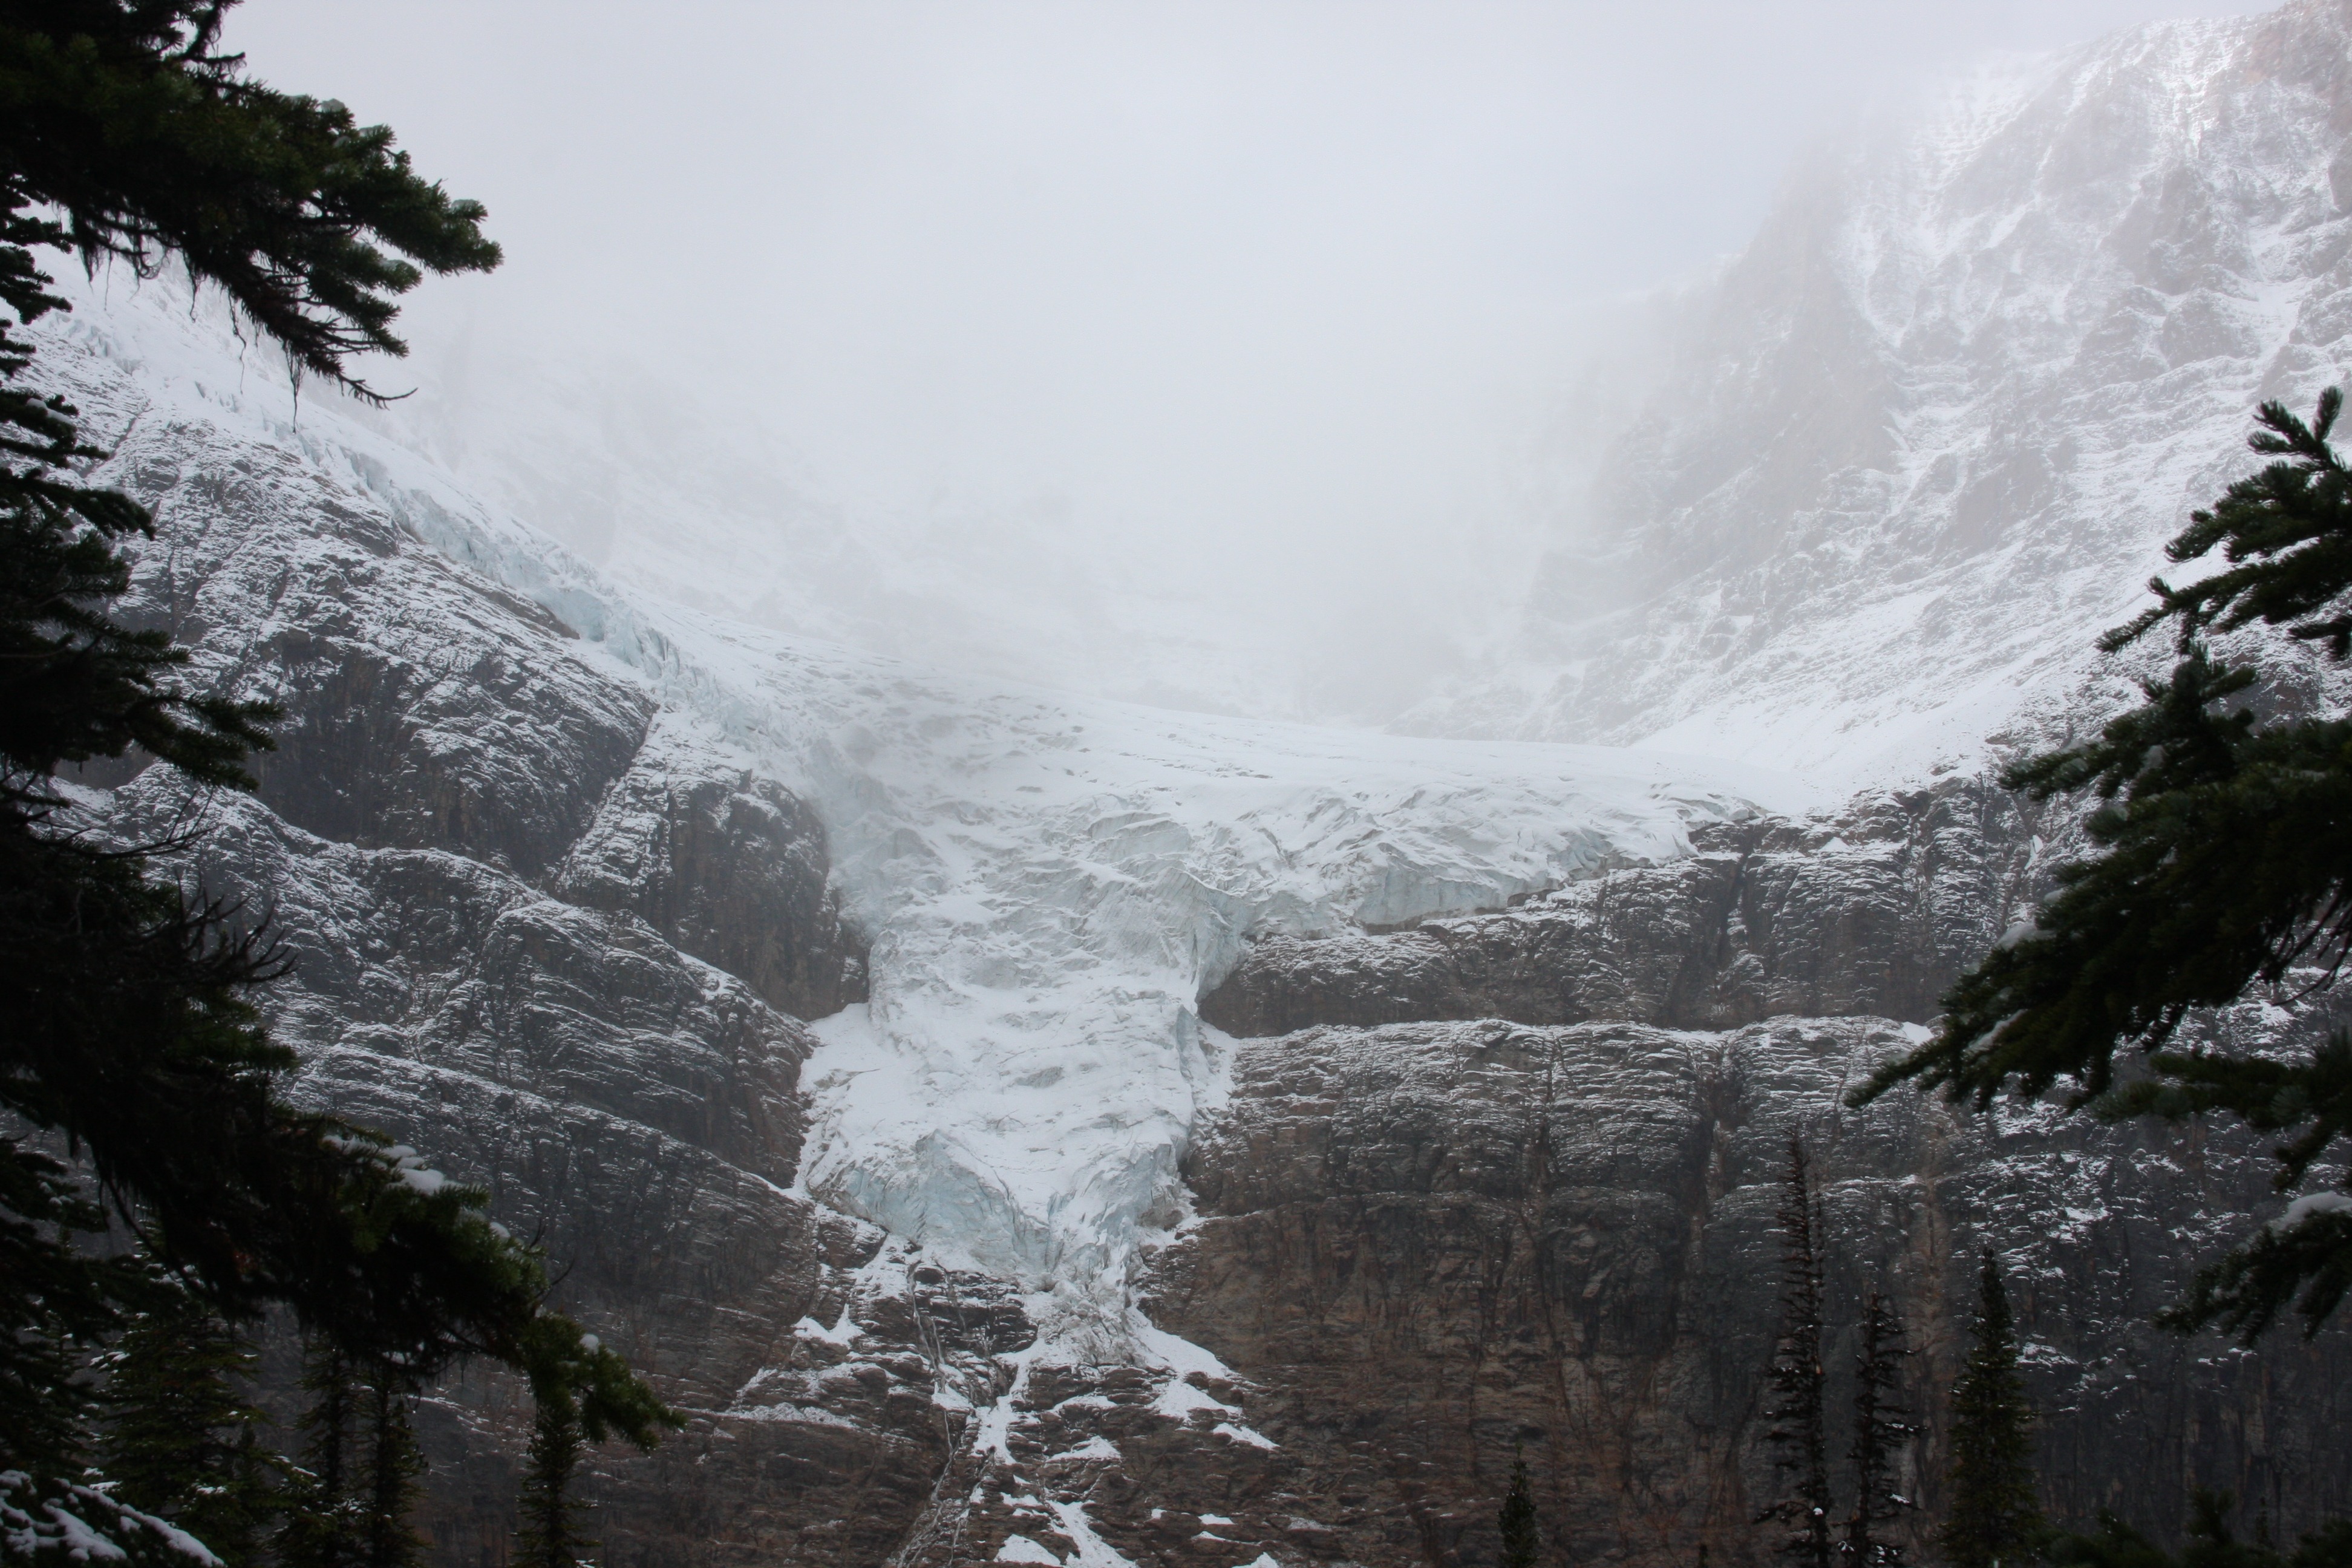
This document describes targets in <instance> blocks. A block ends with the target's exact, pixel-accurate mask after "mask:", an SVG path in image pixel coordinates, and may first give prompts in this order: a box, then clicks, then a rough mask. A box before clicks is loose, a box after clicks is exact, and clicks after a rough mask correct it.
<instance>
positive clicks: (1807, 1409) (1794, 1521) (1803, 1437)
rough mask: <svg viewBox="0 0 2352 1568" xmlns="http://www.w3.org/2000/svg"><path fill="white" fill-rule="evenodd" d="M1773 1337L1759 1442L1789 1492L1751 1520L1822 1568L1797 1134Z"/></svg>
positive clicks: (1811, 1235)
mask: <svg viewBox="0 0 2352 1568" xmlns="http://www.w3.org/2000/svg"><path fill="white" fill-rule="evenodd" d="M1775 1219H1776V1221H1777V1223H1778V1225H1779V1227H1780V1258H1781V1263H1780V1342H1779V1344H1778V1345H1777V1346H1776V1348H1775V1350H1774V1352H1773V1356H1772V1369H1771V1376H1770V1386H1771V1397H1772V1402H1771V1404H1770V1405H1769V1406H1767V1407H1766V1410H1765V1414H1766V1415H1768V1416H1769V1418H1770V1420H1771V1422H1772V1425H1771V1427H1770V1429H1769V1432H1768V1433H1767V1436H1768V1437H1769V1440H1770V1442H1771V1443H1772V1445H1773V1447H1774V1448H1775V1449H1776V1450H1777V1451H1778V1455H1779V1464H1780V1469H1781V1471H1782V1472H1783V1473H1784V1474H1785V1475H1787V1476H1788V1478H1789V1491H1788V1493H1787V1495H1785V1496H1784V1497H1782V1498H1781V1500H1780V1501H1778V1502H1776V1503H1774V1504H1773V1505H1772V1506H1770V1507H1769V1508H1767V1509H1765V1510H1763V1511H1762V1512H1760V1513H1759V1514H1758V1515H1757V1516H1756V1518H1757V1522H1759V1523H1761V1522H1763V1521H1766V1520H1768V1519H1769V1520H1778V1521H1780V1523H1781V1524H1782V1525H1783V1526H1785V1527H1786V1531H1787V1533H1786V1534H1784V1535H1783V1536H1782V1537H1781V1539H1780V1542H1779V1544H1778V1545H1777V1546H1776V1547H1775V1548H1774V1550H1775V1551H1776V1552H1779V1553H1780V1555H1781V1556H1783V1557H1786V1558H1788V1559H1789V1560H1790V1562H1791V1563H1796V1564H1798V1565H1799V1568H1829V1563H1830V1555H1831V1547H1832V1535H1831V1527H1830V1477H1829V1454H1828V1447H1827V1443H1826V1441H1825V1439H1824V1428H1823V1420H1822V1389H1823V1386H1824V1384H1825V1382H1826V1379H1825V1378H1824V1376H1823V1373H1822V1256H1821V1247H1822V1237H1821V1229H1822V1216H1821V1208H1820V1203H1819V1200H1818V1198H1817V1196H1816V1194H1815V1192H1814V1186H1813V1175H1812V1170H1811V1163H1810V1159H1809V1157H1808V1155H1807V1153H1806V1150H1805V1141H1804V1138H1803V1136H1802V1135H1801V1134H1800V1133H1795V1132H1791V1133H1790V1135H1789V1173H1788V1176H1787V1178H1786V1183H1785V1186H1784V1188H1783V1192H1782V1196H1781V1201H1780V1211H1779V1213H1778V1214H1777V1215H1775Z"/></svg>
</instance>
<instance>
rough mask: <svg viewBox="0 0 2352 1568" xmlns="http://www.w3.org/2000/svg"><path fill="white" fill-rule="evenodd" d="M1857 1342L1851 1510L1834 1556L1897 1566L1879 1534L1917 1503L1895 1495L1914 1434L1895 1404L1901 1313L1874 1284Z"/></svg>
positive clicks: (1867, 1567)
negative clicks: (1903, 1459)
mask: <svg viewBox="0 0 2352 1568" xmlns="http://www.w3.org/2000/svg"><path fill="white" fill-rule="evenodd" d="M1860 1327H1861V1335H1860V1338H1861V1343H1860V1345H1859V1346H1858V1347H1857V1349H1856V1352H1855V1355H1854V1374H1853V1375H1854V1389H1853V1449H1852V1450H1851V1451H1850V1453H1849V1456H1848V1457H1849V1458H1852V1460H1853V1486H1854V1499H1853V1511H1852V1512H1851V1513H1849V1514H1847V1515H1846V1529H1845V1540H1844V1541H1843V1542H1841V1543H1840V1546H1839V1550H1840V1552H1842V1554H1843V1557H1844V1560H1845V1562H1846V1563H1848V1564H1850V1565H1851V1568H1901V1565H1902V1564H1903V1563H1904V1562H1905V1561H1906V1552H1905V1551H1904V1549H1903V1547H1902V1546H1901V1544H1899V1543H1898V1542H1894V1541H1891V1540H1889V1539H1888V1538H1887V1535H1886V1532H1885V1531H1884V1530H1883V1529H1882V1528H1881V1527H1882V1526H1884V1525H1886V1524H1889V1523H1892V1522H1893V1521H1895V1520H1897V1519H1900V1518H1902V1517H1903V1516H1904V1515H1905V1514H1906V1513H1908V1512H1910V1511H1911V1510H1913V1509H1914V1508H1915V1507H1916V1506H1917V1505H1916V1503H1914V1502H1913V1501H1912V1500H1911V1499H1909V1498H1907V1497H1906V1496H1905V1495H1903V1491H1902V1472H1901V1462H1902V1457H1903V1450H1904V1447H1905V1446H1906V1445H1907V1444H1908V1443H1909V1442H1910V1441H1911V1439H1912V1438H1913V1437H1914V1436H1916V1435H1917V1433H1918V1430H1919V1428H1918V1427H1917V1426H1914V1425H1913V1424H1912V1423H1911V1421H1910V1420H1909V1419H1908V1412H1907V1411H1906V1409H1905V1408H1904V1402H1903V1363H1904V1361H1905V1359H1906V1357H1908V1356H1909V1355H1910V1354H1911V1346H1910V1344H1909V1342H1908V1340H1907V1338H1906V1335H1905V1333H1904V1330H1903V1318H1902V1314H1901V1313H1900V1312H1898V1311H1897V1310H1895V1303H1894V1301H1893V1300H1892V1299H1891V1298H1889V1297H1888V1296H1887V1294H1886V1293H1885V1291H1884V1290H1882V1289H1879V1288H1878V1287H1876V1286H1873V1287H1871V1289H1869V1291H1868V1292H1867V1293H1865V1294H1864V1297H1863V1302H1862V1322H1861V1325H1860Z"/></svg>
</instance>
